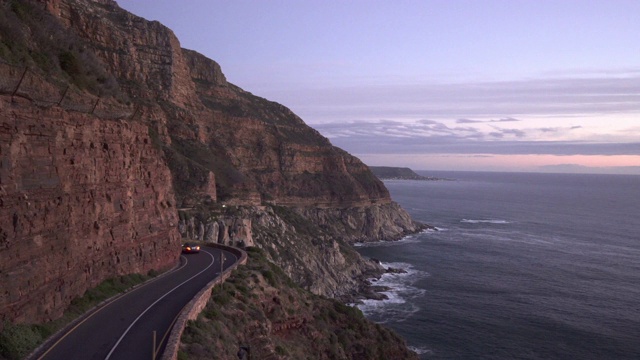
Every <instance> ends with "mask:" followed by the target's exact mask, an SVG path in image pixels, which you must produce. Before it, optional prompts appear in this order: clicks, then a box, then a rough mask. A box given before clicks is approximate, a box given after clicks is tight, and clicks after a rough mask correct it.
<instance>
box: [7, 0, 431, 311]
mask: <svg viewBox="0 0 640 360" xmlns="http://www.w3.org/2000/svg"><path fill="white" fill-rule="evenodd" d="M0 3H2V4H3V6H5V7H6V8H9V7H8V5H7V4H6V1H2V0H0ZM24 3H25V4H29V3H31V2H27V1H25V2H24ZM33 3H35V4H37V5H36V6H33V7H32V8H27V10H28V11H26V10H24V9H22V10H21V9H17V10H15V9H14V10H15V11H16V14H18V16H17V18H20V19H21V21H24V24H21V25H20V24H19V25H20V26H21V27H22V29H23V30H24V33H25V34H31V35H30V36H31V38H26V40H24V42H25V43H26V44H28V46H27V47H28V48H27V49H26V50H25V51H24V55H20V56H18V55H16V51H17V50H16V49H17V47H15V46H14V45H15V44H13V43H12V44H9V45H11V46H13V47H11V46H9V45H6V44H8V43H6V42H5V40H6V39H8V38H9V36H8V35H6V34H8V33H7V32H6V31H9V30H10V29H9V30H7V29H4V28H3V27H2V26H0V35H1V36H0V42H2V43H0V55H2V54H9V55H11V56H12V59H14V60H15V59H23V58H25V57H26V58H27V59H31V60H29V61H30V62H29V64H31V65H32V66H36V67H40V70H39V71H41V72H42V73H46V74H47V76H50V77H55V78H57V79H58V81H66V82H70V81H71V82H74V85H72V89H75V90H74V91H76V92H79V93H82V92H83V91H84V92H93V93H94V95H95V96H98V95H99V94H103V93H107V92H106V91H105V92H103V90H104V89H107V85H109V86H108V90H109V94H112V95H110V96H113V99H116V98H117V99H119V100H117V101H116V100H113V99H112V100H109V101H112V102H114V103H117V102H118V101H120V102H123V103H125V102H126V105H127V106H128V107H129V108H130V110H131V113H133V116H131V117H129V118H128V119H127V120H100V119H98V118H96V117H94V116H91V115H88V114H81V113H75V112H70V111H66V110H64V109H63V108H61V107H60V106H57V105H55V103H56V102H55V101H54V102H52V104H53V105H51V104H49V105H48V106H47V107H38V106H36V105H35V104H34V103H30V102H28V101H26V100H19V101H17V102H11V101H10V100H8V98H7V99H4V100H3V103H2V104H3V105H2V109H1V110H2V113H1V114H0V115H1V117H0V121H2V126H3V127H2V128H1V129H0V134H1V135H2V136H3V137H2V148H1V149H2V152H1V153H0V156H2V163H1V164H2V168H1V169H0V171H1V174H2V181H1V182H0V184H1V185H2V191H3V193H2V204H0V211H2V220H0V221H2V233H0V243H1V244H2V247H0V259H2V263H1V264H0V267H1V269H2V273H1V276H3V278H2V282H3V284H4V283H8V282H9V281H10V279H12V278H14V277H15V276H24V277H21V278H22V279H26V281H22V282H21V283H20V284H15V285H13V284H12V285H11V286H10V287H9V288H7V291H6V292H5V293H4V294H3V295H2V296H3V297H2V298H1V299H0V309H1V310H0V311H1V312H2V314H8V315H3V316H4V317H5V318H7V319H18V320H22V319H26V318H29V319H30V320H35V319H47V318H51V317H55V316H56V315H57V314H59V313H60V311H61V310H62V309H63V308H64V306H65V305H66V304H68V302H69V301H70V299H71V298H73V297H74V296H77V295H80V294H82V292H83V291H84V289H86V288H87V287H90V286H93V285H95V284H96V283H98V282H100V281H101V280H103V279H104V278H106V277H109V276H113V275H116V274H122V273H127V272H145V271H148V270H149V269H158V268H162V267H166V266H169V265H171V264H172V263H173V262H174V261H175V260H176V258H177V256H178V251H177V250H176V249H177V248H178V245H179V236H178V235H177V234H178V233H177V231H178V225H180V227H179V229H180V232H181V233H182V236H183V237H187V236H188V237H198V238H202V239H205V238H206V239H210V241H217V242H225V243H234V244H243V245H251V244H255V245H256V246H259V247H261V248H263V249H266V250H267V252H268V254H269V257H270V258H271V260H272V261H274V262H276V263H277V264H279V265H280V266H282V267H283V269H285V272H286V273H287V274H288V275H290V276H291V277H292V278H293V279H295V280H296V281H297V282H298V283H300V284H302V285H303V286H305V287H306V288H308V289H311V290H313V291H314V292H316V293H318V294H325V295H329V296H338V297H340V296H343V295H345V294H346V293H348V292H350V291H353V290H355V289H357V288H358V287H360V286H361V285H362V283H361V280H357V278H361V277H363V276H366V275H367V274H369V273H371V272H372V271H374V272H375V271H379V270H380V269H378V268H377V267H376V266H373V265H371V264H370V262H368V261H366V260H363V259H362V258H360V257H359V256H358V254H357V253H355V252H354V251H353V250H352V249H351V248H350V247H348V246H346V243H348V242H353V241H372V240H383V239H396V238H398V237H400V236H402V235H404V234H407V233H410V232H414V231H417V230H418V229H419V228H420V225H418V224H415V223H414V222H413V221H412V220H411V219H410V218H409V216H408V215H407V214H406V212H404V210H402V209H401V208H400V207H399V206H398V205H397V204H395V203H393V202H392V201H391V199H390V196H389V193H388V191H387V190H386V188H385V187H384V185H383V184H382V182H380V181H379V180H378V179H377V178H375V176H373V175H372V174H371V172H370V171H369V169H368V168H367V166H365V165H364V164H363V163H362V162H361V161H360V160H358V159H357V158H355V157H353V156H351V155H350V154H348V153H346V152H344V151H343V150H340V149H338V148H336V147H334V146H332V145H331V143H330V142H329V141H328V140H327V139H326V138H324V137H323V136H321V135H320V134H319V133H318V132H317V131H315V130H313V129H312V128H310V127H308V126H306V125H305V124H304V122H303V121H302V119H300V118H299V117H298V116H296V115H295V114H293V113H292V112H291V111H290V110H289V109H287V108H286V107H284V106H282V105H280V104H277V103H274V102H271V101H268V100H266V99H263V98H260V97H257V96H254V95H252V94H250V93H248V92H246V91H244V90H242V89H240V88H238V87H237V86H235V85H233V84H231V83H229V82H228V81H227V79H226V78H225V76H224V74H223V73H222V71H221V69H220V66H219V65H218V64H217V63H215V62H214V61H213V60H210V59H208V58H206V57H204V56H203V55H201V54H199V53H197V52H195V51H191V50H186V49H182V48H181V47H180V43H179V41H178V39H177V38H176V37H175V35H174V34H173V33H172V32H171V30H169V29H168V28H166V27H164V26H163V25H161V24H159V23H158V22H153V21H151V22H150V21H146V20H144V19H142V18H140V17H137V16H135V15H132V14H130V13H128V12H126V11H124V10H122V9H120V8H119V7H118V6H117V4H116V3H115V2H114V1H110V0H40V1H38V2H33ZM42 5H45V6H42ZM45 7H46V9H47V11H48V14H46V16H45V15H43V14H37V16H35V17H34V19H36V20H32V21H31V23H30V22H29V21H28V20H29V19H28V18H27V17H28V16H29V14H30V12H29V11H31V12H32V13H33V12H35V11H36V9H41V8H45ZM18 10H20V11H18ZM50 18H51V19H50ZM16 21H17V20H16ZM43 22H46V24H47V26H48V29H49V30H48V31H49V32H50V33H51V34H53V35H51V36H49V35H48V34H41V36H40V37H38V31H37V27H38V25H37V24H39V23H43ZM25 24H26V25H25ZM29 24H32V25H29ZM33 24H36V25H33ZM0 25H1V24H0ZM13 28H16V27H15V26H14V27H13ZM3 29H4V30H3ZM5 30H6V31H5ZM2 31H5V33H3V32H2ZM54 35H55V37H56V38H60V39H61V40H60V43H62V44H64V47H62V48H60V49H57V50H56V49H54V50H50V49H51V47H52V46H53V45H52V44H48V43H46V42H47V41H49V40H47V39H50V38H52V37H53V36H54ZM66 35H68V37H65V36H66ZM5 45H6V46H5ZM3 46H4V47H3ZM6 49H9V50H6ZM7 51H8V52H7ZM38 54H47V55H48V56H49V57H52V59H49V61H43V60H42V58H43V57H42V56H41V55H38ZM36 55H38V56H36ZM7 58H8V57H7ZM47 66H48V68H47ZM70 79H71V80H70ZM87 79H89V80H91V79H95V81H94V83H95V84H94V85H91V84H93V83H91V82H89V85H87V81H89V80H87ZM0 85H1V84H0ZM96 89H98V90H96ZM101 89H102V90H101ZM63 96H64V95H63ZM104 102H106V97H105V100H104ZM223 205H225V206H227V209H229V208H234V209H251V210H243V211H242V212H240V213H236V214H227V215H228V216H227V215H225V216H227V217H226V218H225V217H217V216H218V214H219V209H220V208H222V206H223ZM283 209H285V210H283ZM178 210H180V214H181V215H180V219H179V218H178ZM183 215H184V216H183ZM196 215H197V216H196ZM293 223H297V225H296V224H293ZM240 240H242V241H240ZM23 244H27V246H31V247H33V250H31V249H30V250H29V253H28V254H27V253H24V252H22V251H21V250H22V249H21V246H22V245H23ZM61 264H62V266H61ZM45 272H46V275H45V276H41V277H38V276H36V274H38V273H40V274H42V273H45ZM46 293H56V294H58V295H56V298H55V299H54V300H51V299H46V300H45V299H42V298H43V294H46ZM45 298H46V297H45ZM27 308H28V314H26V315H24V316H22V315H19V313H20V311H21V310H22V309H27ZM32 315H33V316H32Z"/></svg>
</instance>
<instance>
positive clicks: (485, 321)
mask: <svg viewBox="0 0 640 360" xmlns="http://www.w3.org/2000/svg"><path fill="white" fill-rule="evenodd" d="M421 174H422V175H429V176H437V177H441V178H448V179H454V180H453V181H404V180H391V181H385V185H386V186H387V188H388V189H389V191H390V192H391V195H392V197H393V199H394V200H395V201H396V202H398V203H399V204H400V205H402V206H403V207H404V208H405V209H406V210H407V211H408V212H409V213H410V214H411V215H412V217H413V218H414V219H415V220H417V221H420V222H424V223H427V224H430V225H433V226H435V227H437V228H438V231H426V232H423V233H420V234H415V235H412V236H409V237H406V238H405V239H403V240H400V241H398V242H386V243H375V244H357V249H358V251H359V252H360V253H361V254H363V255H364V256H367V257H371V258H376V259H379V260H380V261H381V262H382V263H383V264H384V265H386V266H392V267H396V268H403V269H405V270H406V271H407V273H405V274H386V275H384V276H383V278H382V279H380V280H379V281H377V282H376V284H377V285H385V286H388V287H390V288H391V289H390V290H389V291H387V292H386V294H387V296H388V297H389V299H388V300H385V301H374V300H367V301H365V302H364V303H363V304H361V305H359V308H360V309H361V310H362V311H363V312H364V314H365V315H366V316H367V317H368V318H369V319H371V320H373V321H375V322H378V323H382V324H384V325H386V326H388V327H390V328H392V329H394V330H395V331H396V332H397V333H398V334H399V335H401V336H402V337H404V338H405V339H406V340H407V342H408V344H409V346H410V347H411V348H412V349H414V350H415V351H416V352H418V354H420V357H421V359H612V360H614V359H636V360H637V359H640V176H633V175H584V174H539V173H481V172H429V173H421Z"/></svg>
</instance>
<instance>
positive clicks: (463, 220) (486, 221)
mask: <svg viewBox="0 0 640 360" xmlns="http://www.w3.org/2000/svg"><path fill="white" fill-rule="evenodd" d="M460 222H462V223H469V224H483V223H486V224H510V223H511V222H510V221H507V220H491V219H486V220H472V219H462V220H460Z"/></svg>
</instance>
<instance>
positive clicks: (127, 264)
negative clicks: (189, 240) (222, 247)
mask: <svg viewBox="0 0 640 360" xmlns="http://www.w3.org/2000/svg"><path fill="white" fill-rule="evenodd" d="M174 201H175V200H174V195H173V190H172V186H171V174H170V172H169V169H168V167H167V166H166V164H165V163H164V161H163V158H162V153H161V152H160V151H159V150H158V149H156V148H155V147H153V146H152V144H151V141H150V138H149V131H148V129H147V126H145V125H143V124H140V123H135V122H128V121H122V120H115V121H105V120H101V119H98V118H96V117H93V116H90V115H87V114H81V113H76V112H68V111H65V110H63V109H61V108H57V107H52V108H38V107H34V106H33V104H32V102H31V101H29V100H24V99H21V98H14V99H13V100H12V99H11V98H10V97H8V96H0V281H1V283H2V293H1V294H0V314H2V320H5V319H7V320H16V321H20V322H24V321H38V320H47V319H53V318H56V317H58V316H60V315H61V312H62V310H63V309H64V308H65V307H66V306H67V305H68V304H69V303H70V302H71V300H72V299H74V298H76V297H78V296H80V295H82V294H83V293H84V291H85V290H86V289H87V288H89V287H93V286H96V285H97V284H98V283H99V282H101V281H102V280H104V279H105V278H107V277H111V276H114V275H121V274H127V273H146V272H147V271H149V270H151V269H160V268H167V267H170V266H173V265H174V264H175V261H176V260H177V257H178V255H179V251H178V249H179V244H178V241H179V235H178V231H177V228H176V225H177V223H178V217H177V214H176V210H175V204H174Z"/></svg>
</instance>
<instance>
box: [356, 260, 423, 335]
mask: <svg viewBox="0 0 640 360" xmlns="http://www.w3.org/2000/svg"><path fill="white" fill-rule="evenodd" d="M382 266H384V267H385V268H394V269H402V270H404V271H406V273H387V274H384V275H382V277H381V278H380V279H372V281H371V283H372V285H373V286H380V287H385V288H388V290H384V291H381V293H382V294H384V295H386V296H387V299H386V300H370V299H368V300H364V301H363V302H362V303H361V304H357V305H356V306H357V307H358V308H359V309H360V310H361V311H362V312H363V313H364V314H365V315H366V316H367V317H368V318H370V319H372V320H373V321H375V322H378V323H385V322H387V321H395V322H398V321H404V320H406V319H408V318H409V317H411V316H412V315H413V314H415V313H416V312H418V311H419V310H420V308H419V307H418V306H417V305H416V304H418V303H419V302H417V301H412V300H413V299H416V298H420V297H422V296H424V294H425V292H426V291H425V290H424V289H420V288H417V287H415V286H413V284H415V282H417V281H418V280H420V279H422V278H424V277H426V276H429V274H428V273H426V272H424V271H418V270H415V269H414V268H413V266H411V265H410V264H407V263H382Z"/></svg>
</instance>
